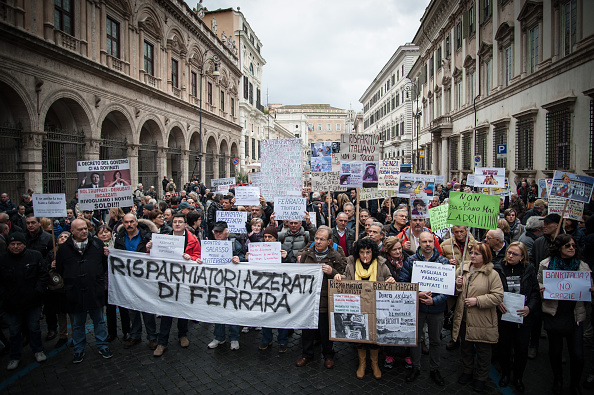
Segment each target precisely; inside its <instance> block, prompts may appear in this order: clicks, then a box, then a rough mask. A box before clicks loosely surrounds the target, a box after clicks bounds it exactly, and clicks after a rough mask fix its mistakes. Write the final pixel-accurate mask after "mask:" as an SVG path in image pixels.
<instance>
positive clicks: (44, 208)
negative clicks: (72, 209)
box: [32, 193, 66, 218]
mask: <svg viewBox="0 0 594 395" xmlns="http://www.w3.org/2000/svg"><path fill="white" fill-rule="evenodd" d="M32 197H33V213H34V214H35V216H36V217H47V218H56V217H60V218H61V217H66V195H65V194H63V193H34V194H33V196H32Z"/></svg>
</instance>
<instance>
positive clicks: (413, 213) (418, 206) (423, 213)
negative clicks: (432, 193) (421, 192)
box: [410, 195, 429, 218]
mask: <svg viewBox="0 0 594 395" xmlns="http://www.w3.org/2000/svg"><path fill="white" fill-rule="evenodd" d="M411 199H413V201H412V206H411V208H410V217H411V218H429V211H428V209H427V207H428V205H429V201H428V200H423V199H420V198H415V197H414V195H411Z"/></svg>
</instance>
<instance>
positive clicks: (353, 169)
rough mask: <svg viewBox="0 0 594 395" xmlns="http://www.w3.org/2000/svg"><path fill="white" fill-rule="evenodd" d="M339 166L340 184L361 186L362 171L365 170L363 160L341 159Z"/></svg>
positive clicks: (354, 186)
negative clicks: (347, 160)
mask: <svg viewBox="0 0 594 395" xmlns="http://www.w3.org/2000/svg"><path fill="white" fill-rule="evenodd" d="M340 168H341V171H340V185H342V186H349V187H352V188H362V187H363V172H364V170H365V162H356V161H351V162H346V161H341V162H340ZM376 185H377V183H376Z"/></svg>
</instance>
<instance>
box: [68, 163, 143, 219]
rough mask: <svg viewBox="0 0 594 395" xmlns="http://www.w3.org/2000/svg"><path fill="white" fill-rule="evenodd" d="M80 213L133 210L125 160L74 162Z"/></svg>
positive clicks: (128, 173) (128, 170)
mask: <svg viewBox="0 0 594 395" xmlns="http://www.w3.org/2000/svg"><path fill="white" fill-rule="evenodd" d="M76 169H77V172H78V188H79V189H78V206H79V208H80V210H103V209H109V208H113V207H132V206H133V205H134V201H133V199H132V186H131V185H130V164H129V162H128V159H110V160H90V161H77V162H76Z"/></svg>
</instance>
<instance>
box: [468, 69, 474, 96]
mask: <svg viewBox="0 0 594 395" xmlns="http://www.w3.org/2000/svg"><path fill="white" fill-rule="evenodd" d="M473 100H474V71H473V72H472V73H470V74H468V102H469V103H472V102H473Z"/></svg>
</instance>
